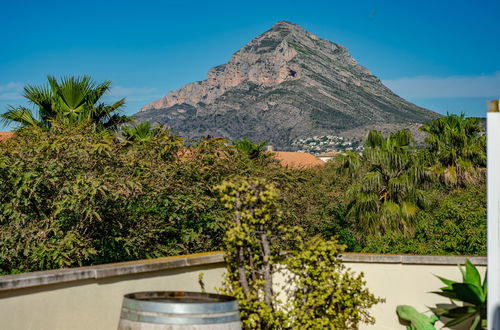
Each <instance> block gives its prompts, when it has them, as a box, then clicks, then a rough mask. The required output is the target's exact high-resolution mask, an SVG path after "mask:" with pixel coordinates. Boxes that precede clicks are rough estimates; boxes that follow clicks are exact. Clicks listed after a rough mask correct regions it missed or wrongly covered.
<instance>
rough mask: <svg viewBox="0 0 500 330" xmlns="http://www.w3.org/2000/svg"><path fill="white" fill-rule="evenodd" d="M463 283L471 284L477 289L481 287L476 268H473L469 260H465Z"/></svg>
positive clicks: (479, 276)
mask: <svg viewBox="0 0 500 330" xmlns="http://www.w3.org/2000/svg"><path fill="white" fill-rule="evenodd" d="M464 282H465V283H469V284H473V285H475V286H477V287H479V288H480V287H481V275H479V272H478V271H477V268H476V266H474V265H473V264H472V263H471V262H470V261H469V259H467V260H465V276H464Z"/></svg>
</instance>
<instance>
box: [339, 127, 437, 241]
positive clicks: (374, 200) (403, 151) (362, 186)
mask: <svg viewBox="0 0 500 330" xmlns="http://www.w3.org/2000/svg"><path fill="white" fill-rule="evenodd" d="M340 169H341V170H342V169H343V170H344V171H347V172H348V173H350V174H351V175H352V176H355V177H358V178H359V179H358V180H355V181H356V183H354V184H352V185H351V186H350V188H349V190H348V196H349V204H348V210H349V211H348V214H347V216H348V218H350V219H351V221H354V222H355V223H356V225H359V227H360V231H361V232H363V233H365V234H366V233H369V234H377V235H378V234H383V233H385V232H388V231H393V230H395V231H401V232H404V233H408V232H409V231H410V230H411V228H412V220H413V219H414V218H415V216H416V214H417V211H418V210H419V209H420V208H422V207H424V206H425V205H426V199H425V198H424V193H423V191H422V190H421V189H420V188H421V187H422V186H423V185H424V184H425V183H426V182H428V181H430V176H429V174H428V173H427V171H426V169H425V167H424V166H423V164H422V161H421V160H420V154H419V153H418V152H417V150H416V149H415V147H414V140H413V137H412V135H411V132H410V131H409V130H402V131H398V132H396V133H393V134H391V135H389V136H388V137H387V138H384V137H383V136H382V135H381V134H380V133H379V132H378V131H370V133H369V134H368V137H367V139H366V141H365V151H364V153H363V154H362V155H361V156H359V155H357V154H354V153H349V154H346V155H344V156H343V157H342V158H341V166H340Z"/></svg>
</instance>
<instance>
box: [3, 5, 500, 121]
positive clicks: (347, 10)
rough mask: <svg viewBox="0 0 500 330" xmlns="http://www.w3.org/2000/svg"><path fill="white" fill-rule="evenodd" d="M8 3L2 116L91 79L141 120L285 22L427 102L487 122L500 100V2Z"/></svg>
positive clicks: (416, 99)
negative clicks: (56, 82)
mask: <svg viewBox="0 0 500 330" xmlns="http://www.w3.org/2000/svg"><path fill="white" fill-rule="evenodd" d="M1 1H2V3H1V8H2V10H1V12H0V29H1V31H3V32H2V34H0V41H1V42H0V112H2V111H4V110H5V108H6V105H7V104H11V105H20V104H24V101H23V99H22V96H21V93H22V86H24V85H25V84H43V83H45V81H46V76H47V74H52V75H54V76H56V77H60V76H66V75H82V74H89V75H91V76H92V77H93V78H94V79H95V80H97V81H103V80H111V81H112V82H113V89H112V93H111V95H108V96H107V98H108V99H109V100H110V101H111V100H114V99H117V98H121V97H127V101H128V102H127V103H128V107H127V109H126V113H127V114H133V113H135V112H136V111H137V110H138V109H139V108H140V107H141V106H142V105H144V104H146V103H148V102H150V101H153V100H155V99H157V98H159V97H161V96H163V95H165V94H166V93H167V92H168V91H170V90H173V89H177V88H179V87H181V86H182V85H184V84H186V83H189V82H192V81H195V80H203V79H205V77H206V74H207V71H208V70H209V69H210V68H211V67H213V66H216V65H219V64H222V63H225V62H227V61H228V60H229V58H230V56H231V54H232V53H234V52H235V51H237V50H238V49H239V48H241V47H242V46H243V45H245V44H246V43H247V42H248V41H250V40H251V39H252V38H254V37H255V36H257V35H259V34H261V33H263V32H264V31H266V30H268V29H269V28H270V27H271V26H272V25H273V24H274V23H275V22H277V21H279V20H288V21H291V22H294V23H296V24H299V25H301V26H302V27H304V28H305V29H306V30H309V31H311V32H313V33H315V34H316V35H318V36H319V37H322V38H325V39H329V40H331V41H333V42H336V43H339V44H341V45H344V46H346V47H347V48H348V49H349V51H350V52H351V54H352V56H353V57H354V58H355V59H356V60H357V61H358V62H359V63H360V64H361V65H363V66H365V67H367V68H368V69H370V70H371V71H372V72H373V73H374V74H375V75H376V76H378V77H379V78H380V79H381V80H382V81H383V82H384V83H385V84H386V85H387V86H388V87H390V88H391V89H393V90H394V91H395V92H396V93H398V94H399V95H400V96H402V97H404V98H406V99H408V100H410V101H412V102H414V103H416V104H417V105H420V106H424V107H427V108H429V109H432V110H435V111H438V112H441V113H446V112H447V111H448V112H452V113H453V112H465V113H466V114H467V115H474V116H484V115H485V109H486V105H485V103H486V100H489V99H495V98H500V61H499V59H500V56H499V54H500V42H499V40H500V23H498V15H499V13H500V1H493V0H486V1H481V0H477V1H474V2H473V1H472V0H471V1H448V0H440V1H405V0H399V1H389V0H386V1H381V0H380V1H379V0H372V1H368V0H367V1H355V0H354V1H345V0H344V1H336V0H330V1H314V0H308V1H293V0H288V1H271V0H268V1H245V2H237V1H215V0H214V1H185V2H182V3H181V2H180V1H148V0H143V1H126V0H123V1H102V2H99V1H92V0H90V1H84V2H83V1H81V2H80V1H74V2H71V1H20V2H19V3H15V2H14V1H6V0H1ZM0 128H1V127H0Z"/></svg>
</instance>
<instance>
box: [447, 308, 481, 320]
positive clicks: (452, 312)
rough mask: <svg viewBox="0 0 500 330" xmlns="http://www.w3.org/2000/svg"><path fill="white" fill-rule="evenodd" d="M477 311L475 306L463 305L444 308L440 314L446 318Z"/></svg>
mask: <svg viewBox="0 0 500 330" xmlns="http://www.w3.org/2000/svg"><path fill="white" fill-rule="evenodd" d="M474 313H477V308H476V307H475V306H463V307H455V308H452V309H448V310H446V312H444V313H442V314H441V316H444V317H448V318H457V317H462V316H463V315H468V314H474Z"/></svg>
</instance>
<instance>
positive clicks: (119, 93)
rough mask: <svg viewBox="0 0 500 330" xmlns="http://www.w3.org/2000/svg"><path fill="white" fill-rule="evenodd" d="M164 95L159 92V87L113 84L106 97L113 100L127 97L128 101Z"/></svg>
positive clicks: (146, 99)
mask: <svg viewBox="0 0 500 330" xmlns="http://www.w3.org/2000/svg"><path fill="white" fill-rule="evenodd" d="M162 96H163V94H161V93H160V92H159V90H158V88H151V87H123V86H111V90H110V92H109V94H107V95H106V97H105V99H107V100H108V99H109V100H110V101H111V100H115V99H116V98H122V97H125V98H126V99H127V101H150V100H151V99H157V98H160V97H162Z"/></svg>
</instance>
